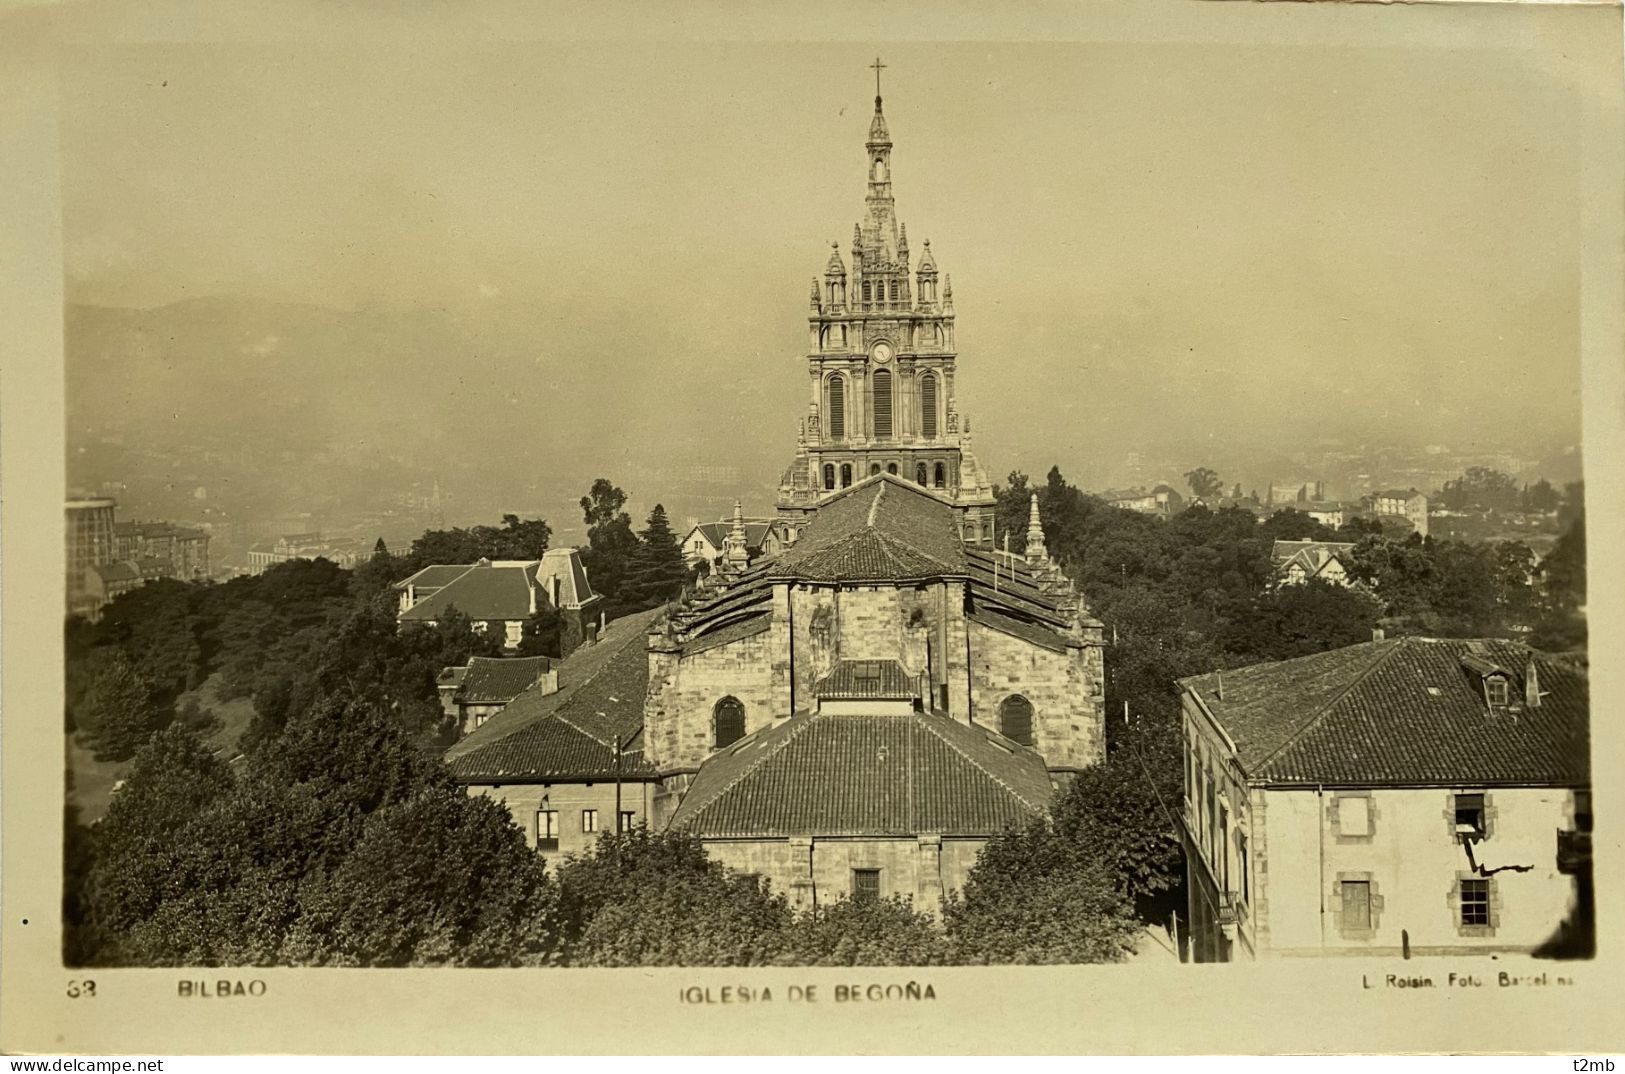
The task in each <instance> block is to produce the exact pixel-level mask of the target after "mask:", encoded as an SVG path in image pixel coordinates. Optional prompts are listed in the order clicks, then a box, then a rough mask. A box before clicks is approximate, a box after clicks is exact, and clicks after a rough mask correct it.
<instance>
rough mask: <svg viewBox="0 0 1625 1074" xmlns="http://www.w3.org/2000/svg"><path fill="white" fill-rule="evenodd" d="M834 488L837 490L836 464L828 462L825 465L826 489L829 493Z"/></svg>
mask: <svg viewBox="0 0 1625 1074" xmlns="http://www.w3.org/2000/svg"><path fill="white" fill-rule="evenodd" d="M833 488H835V464H834V463H828V462H826V463H825V464H824V489H825V491H829V490H831V489H833Z"/></svg>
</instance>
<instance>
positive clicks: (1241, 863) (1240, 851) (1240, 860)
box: [1236, 831, 1253, 905]
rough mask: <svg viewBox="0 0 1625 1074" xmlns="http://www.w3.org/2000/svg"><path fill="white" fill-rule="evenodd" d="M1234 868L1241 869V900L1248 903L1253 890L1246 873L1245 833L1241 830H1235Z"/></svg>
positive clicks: (1250, 900) (1251, 898) (1251, 899)
mask: <svg viewBox="0 0 1625 1074" xmlns="http://www.w3.org/2000/svg"><path fill="white" fill-rule="evenodd" d="M1236 868H1237V869H1239V870H1240V871H1241V901H1242V902H1244V903H1248V904H1249V905H1250V904H1251V903H1252V901H1253V891H1252V884H1251V883H1250V882H1249V880H1248V874H1247V833H1246V832H1242V831H1238V832H1236Z"/></svg>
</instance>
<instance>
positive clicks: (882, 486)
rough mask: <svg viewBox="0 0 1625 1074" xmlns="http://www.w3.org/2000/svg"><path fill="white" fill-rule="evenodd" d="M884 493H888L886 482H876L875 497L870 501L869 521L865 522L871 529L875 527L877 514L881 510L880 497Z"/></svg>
mask: <svg viewBox="0 0 1625 1074" xmlns="http://www.w3.org/2000/svg"><path fill="white" fill-rule="evenodd" d="M884 495H886V483H885V482H884V481H878V482H876V483H875V498H874V499H873V500H871V501H870V502H869V521H868V522H865V523H864V525H865V526H868V527H869V528H870V529H874V528H875V515H876V514H877V513H878V512H879V511H880V498H881V497H882V496H884Z"/></svg>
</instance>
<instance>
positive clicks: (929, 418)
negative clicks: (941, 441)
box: [920, 373, 937, 440]
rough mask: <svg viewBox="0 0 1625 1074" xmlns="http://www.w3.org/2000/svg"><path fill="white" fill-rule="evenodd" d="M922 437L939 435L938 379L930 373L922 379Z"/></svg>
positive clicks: (929, 437) (930, 437)
mask: <svg viewBox="0 0 1625 1074" xmlns="http://www.w3.org/2000/svg"><path fill="white" fill-rule="evenodd" d="M920 435H921V436H924V437H925V438H926V439H927V440H930V439H932V438H934V437H935V436H936V435H937V378H936V377H934V376H932V375H931V374H929V373H927V374H926V375H925V376H924V377H922V378H920Z"/></svg>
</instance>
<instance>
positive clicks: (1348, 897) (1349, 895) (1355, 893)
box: [1342, 880, 1371, 929]
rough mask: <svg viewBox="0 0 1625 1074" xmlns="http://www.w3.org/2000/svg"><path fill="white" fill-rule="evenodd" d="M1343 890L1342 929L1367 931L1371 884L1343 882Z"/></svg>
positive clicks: (1356, 881) (1358, 881)
mask: <svg viewBox="0 0 1625 1074" xmlns="http://www.w3.org/2000/svg"><path fill="white" fill-rule="evenodd" d="M1342 889H1343V928H1345V929H1368V928H1370V927H1371V882H1370V881H1368V880H1345V881H1343V883H1342Z"/></svg>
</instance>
